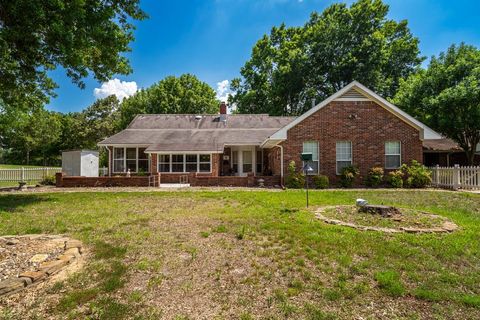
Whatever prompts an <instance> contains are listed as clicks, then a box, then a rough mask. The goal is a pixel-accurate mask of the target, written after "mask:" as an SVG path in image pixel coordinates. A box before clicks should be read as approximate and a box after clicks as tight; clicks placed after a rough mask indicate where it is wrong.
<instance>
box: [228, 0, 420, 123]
mask: <svg viewBox="0 0 480 320" xmlns="http://www.w3.org/2000/svg"><path fill="white" fill-rule="evenodd" d="M387 13H388V6H387V5H385V4H384V3H383V2H382V1H381V0H359V1H358V2H356V3H353V4H352V5H351V6H350V7H348V6H347V5H345V4H343V3H339V4H334V5H332V6H330V7H329V8H327V9H326V10H325V11H323V12H322V13H321V14H319V13H316V12H314V13H312V15H311V17H310V20H309V21H308V22H307V23H306V24H305V25H304V26H303V27H300V28H297V27H295V28H287V27H285V25H281V26H280V27H278V28H277V27H274V28H273V29H272V31H271V33H270V35H269V36H267V35H265V36H264V37H263V38H262V39H260V40H259V41H258V42H257V43H256V44H255V46H254V47H253V50H252V55H251V58H250V60H248V61H247V62H246V63H245V65H244V66H243V67H242V69H241V71H240V74H241V76H242V77H241V78H240V79H234V80H232V90H233V91H234V93H235V94H234V96H233V97H232V98H231V102H233V103H236V104H237V108H238V110H239V112H241V113H269V114H271V115H298V114H301V113H303V112H305V111H306V110H308V109H309V108H311V106H312V103H313V102H315V101H320V100H323V99H325V98H326V97H327V96H329V95H331V94H333V93H334V92H336V91H337V90H339V89H340V88H342V87H343V86H345V85H346V84H348V83H349V82H351V81H353V80H357V81H360V82H362V83H363V84H365V85H366V86H368V87H370V88H372V89H373V90H375V91H377V92H379V93H380V94H381V95H383V96H385V97H393V96H394V94H395V92H396V90H397V88H398V85H399V81H400V79H401V78H403V77H406V76H408V75H410V74H411V73H412V72H414V71H415V70H416V69H417V67H418V66H419V65H420V63H421V62H422V60H423V58H421V57H420V56H419V49H418V39H417V38H415V37H413V36H412V34H411V33H410V30H409V28H408V25H407V22H406V21H405V20H403V21H400V22H396V21H394V20H390V19H387Z"/></svg>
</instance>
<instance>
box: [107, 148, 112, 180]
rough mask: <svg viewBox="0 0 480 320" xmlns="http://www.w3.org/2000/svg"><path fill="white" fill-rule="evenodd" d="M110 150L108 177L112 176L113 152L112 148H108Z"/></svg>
mask: <svg viewBox="0 0 480 320" xmlns="http://www.w3.org/2000/svg"><path fill="white" fill-rule="evenodd" d="M106 148H107V150H108V176H109V177H111V176H112V150H110V147H108V146H107V147H106Z"/></svg>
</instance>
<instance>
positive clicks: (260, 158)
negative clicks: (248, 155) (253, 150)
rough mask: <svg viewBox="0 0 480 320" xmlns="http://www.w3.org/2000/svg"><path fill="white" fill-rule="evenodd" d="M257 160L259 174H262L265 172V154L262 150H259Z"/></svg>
mask: <svg viewBox="0 0 480 320" xmlns="http://www.w3.org/2000/svg"><path fill="white" fill-rule="evenodd" d="M255 160H256V162H257V168H256V171H257V173H262V171H263V152H262V150H257V157H256V159H255Z"/></svg>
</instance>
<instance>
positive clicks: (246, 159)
mask: <svg viewBox="0 0 480 320" xmlns="http://www.w3.org/2000/svg"><path fill="white" fill-rule="evenodd" d="M242 157H243V173H246V172H252V170H253V166H252V151H242Z"/></svg>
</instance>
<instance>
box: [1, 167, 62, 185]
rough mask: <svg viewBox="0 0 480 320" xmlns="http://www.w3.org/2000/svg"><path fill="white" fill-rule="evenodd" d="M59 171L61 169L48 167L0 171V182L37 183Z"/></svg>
mask: <svg viewBox="0 0 480 320" xmlns="http://www.w3.org/2000/svg"><path fill="white" fill-rule="evenodd" d="M61 171H62V168H49V167H41V168H23V167H22V168H18V169H0V181H18V182H20V181H39V180H42V179H44V178H45V177H47V176H54V175H55V174H56V173H57V172H61Z"/></svg>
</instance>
